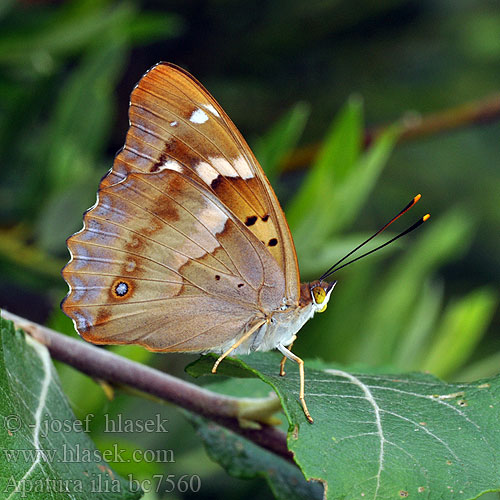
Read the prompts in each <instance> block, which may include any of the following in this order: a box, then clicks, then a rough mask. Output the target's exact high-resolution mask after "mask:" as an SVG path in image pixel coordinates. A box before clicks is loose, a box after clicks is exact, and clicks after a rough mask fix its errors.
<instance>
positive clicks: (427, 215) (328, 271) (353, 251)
mask: <svg viewBox="0 0 500 500" xmlns="http://www.w3.org/2000/svg"><path fill="white" fill-rule="evenodd" d="M421 197H422V195H420V194H417V196H415V197H414V198H413V199H412V200H411V201H410V202H409V203H408V204H407V205H406V206H405V207H404V208H403V209H402V210H401V211H400V212H399V213H398V214H396V215H395V216H394V217H393V218H392V219H391V220H390V221H389V222H387V224H384V225H383V226H382V227H381V228H380V229H379V230H378V231H377V232H375V233H374V234H372V235H371V236H370V237H369V238H368V239H366V240H365V241H363V242H362V243H360V244H359V245H358V246H357V247H356V248H354V249H353V250H351V251H350V252H349V253H348V254H347V255H345V256H344V257H342V258H341V259H340V260H339V261H337V262H336V263H335V264H334V265H333V266H331V267H330V268H329V269H328V270H327V271H326V272H324V273H323V275H322V276H321V277H320V281H322V280H324V279H325V278H327V277H328V276H331V275H332V274H333V273H334V272H335V271H338V270H339V269H341V268H343V267H345V266H347V265H348V264H352V263H353V262H355V261H357V260H359V259H361V258H363V257H366V256H367V255H369V254H371V253H373V252H375V251H377V250H380V249H381V248H383V247H385V246H386V245H389V243H392V242H393V241H395V240H397V239H398V238H401V236H404V235H405V234H408V233H409V232H411V231H413V230H414V229H416V228H417V227H418V226H420V224H422V223H423V222H425V221H426V220H427V219H428V218H429V217H430V215H429V214H426V215H424V217H422V218H421V219H419V220H418V221H417V222H416V223H415V224H413V225H412V226H410V227H409V228H408V229H406V230H405V231H403V232H402V233H400V234H398V235H397V236H395V237H394V238H392V239H391V240H389V241H387V242H386V243H384V244H382V245H380V246H378V247H376V248H374V249H373V250H370V251H369V252H367V253H365V254H363V255H361V256H359V257H357V258H355V259H353V260H351V261H349V262H348V263H346V264H343V265H342V266H339V264H341V263H342V262H344V261H345V260H346V259H347V258H348V257H350V256H351V255H352V254H353V253H355V252H357V251H358V250H359V249H360V248H361V247H363V246H365V245H366V244H367V243H368V242H370V241H371V240H372V239H373V238H375V236H377V235H379V234H380V233H381V232H383V231H385V230H386V229H387V228H388V227H389V226H390V225H391V224H392V223H393V222H395V221H396V220H398V219H399V218H400V217H401V216H402V215H403V214H404V213H406V212H408V210H410V208H412V207H413V206H414V205H415V204H416V203H417V202H418V200H420V198H421Z"/></svg>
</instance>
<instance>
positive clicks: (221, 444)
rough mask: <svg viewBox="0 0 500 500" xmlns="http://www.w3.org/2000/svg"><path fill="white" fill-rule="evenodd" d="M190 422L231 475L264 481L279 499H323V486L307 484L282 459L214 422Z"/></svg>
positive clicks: (191, 417) (315, 483)
mask: <svg viewBox="0 0 500 500" xmlns="http://www.w3.org/2000/svg"><path fill="white" fill-rule="evenodd" d="M188 418H189V420H190V421H191V423H192V424H193V426H194V427H195V429H196V432H197V433H198V434H199V436H200V437H201V439H202V440H203V444H204V445H205V448H206V450H207V453H208V455H209V456H210V458H211V459H212V460H214V461H216V462H217V463H219V464H220V465H221V466H222V467H224V469H225V470H226V471H227V472H228V474H230V475H232V476H234V477H238V478H242V479H249V478H254V477H264V478H265V479H266V481H267V483H268V485H269V487H270V488H271V490H272V492H273V494H274V496H275V498H277V499H283V500H300V499H304V498H307V499H318V500H319V499H320V498H322V491H323V487H322V486H321V484H320V483H317V482H313V481H310V482H307V481H306V480H305V479H304V476H303V475H302V473H301V472H300V470H299V469H298V468H297V467H295V466H294V465H292V464H291V463H289V462H287V461H286V460H284V459H283V458H281V457H277V456H276V455H273V454H272V453H271V452H269V451H266V450H264V449H263V448H261V447H260V446H257V445H256V444H254V443H252V442H251V441H249V440H247V439H245V438H243V437H241V436H238V435H236V434H235V433H233V432H231V431H228V430H227V429H224V428H223V427H220V426H219V425H217V424H214V423H213V422H208V421H207V420H204V419H203V418H201V417H198V416H195V415H192V414H191V415H189V416H188Z"/></svg>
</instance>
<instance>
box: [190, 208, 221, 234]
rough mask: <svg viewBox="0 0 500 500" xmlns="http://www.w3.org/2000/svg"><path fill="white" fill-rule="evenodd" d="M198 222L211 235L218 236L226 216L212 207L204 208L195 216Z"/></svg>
mask: <svg viewBox="0 0 500 500" xmlns="http://www.w3.org/2000/svg"><path fill="white" fill-rule="evenodd" d="M197 217H198V220H199V221H200V222H201V223H202V224H203V225H204V226H205V227H206V228H207V229H208V230H209V231H210V232H211V233H212V234H219V233H222V231H224V227H225V226H226V222H227V216H226V215H225V214H224V213H223V212H221V211H220V210H219V209H218V208H216V207H215V206H213V205H208V206H206V207H204V208H203V209H202V210H201V211H200V212H199V214H198V215H197Z"/></svg>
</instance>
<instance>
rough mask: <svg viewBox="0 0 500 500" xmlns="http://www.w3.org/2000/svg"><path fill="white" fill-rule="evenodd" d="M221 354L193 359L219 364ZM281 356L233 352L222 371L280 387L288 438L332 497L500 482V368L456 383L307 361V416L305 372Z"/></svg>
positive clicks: (478, 489) (476, 487) (461, 494)
mask: <svg viewBox="0 0 500 500" xmlns="http://www.w3.org/2000/svg"><path fill="white" fill-rule="evenodd" d="M213 360H214V358H213V357H212V356H206V357H203V358H201V359H200V360H199V361H198V362H196V363H194V365H191V366H190V367H189V368H188V370H189V372H190V373H192V374H197V375H199V374H202V373H209V372H210V369H211V367H212V365H213ZM279 361H280V356H278V355H276V354H275V353H253V354H252V355H250V356H242V357H241V359H239V360H235V359H227V360H224V361H223V362H222V363H221V365H220V366H219V371H220V373H221V375H232V376H244V377H249V376H253V377H259V378H261V379H262V380H263V381H264V382H267V383H268V384H270V385H271V386H272V387H273V388H274V389H275V390H276V392H277V393H278V396H279V398H280V400H281V402H282V404H283V408H284V412H285V415H286V417H287V419H288V422H289V425H290V428H289V433H288V446H289V448H290V450H291V451H292V452H293V453H294V456H295V460H296V462H297V464H298V465H299V467H300V468H301V470H302V472H303V473H304V475H305V477H306V478H307V479H310V478H315V479H316V480H322V481H324V482H325V483H326V484H327V488H326V489H325V495H326V496H327V497H328V498H331V499H337V498H345V499H354V498H371V499H382V498H383V499H388V498H394V499H397V498H402V497H406V496H408V497H409V498H420V496H422V495H424V496H422V498H426V499H428V500H433V499H436V500H437V499H439V500H445V499H456V498H461V499H464V500H465V499H472V498H476V497H477V496H479V495H480V494H482V493H484V492H486V491H498V490H500V432H499V422H500V377H496V378H491V379H489V380H482V381H477V382H475V383H471V384H447V383H444V382H442V381H440V380H439V379H437V378H435V377H433V376H431V375H427V374H420V373H411V374H387V375H384V374H357V373H349V372H347V371H344V370H342V369H338V368H337V369H334V368H331V369H328V368H326V367H325V365H324V364H320V363H318V362H314V361H308V362H306V370H305V373H306V401H307V404H308V407H309V410H310V412H311V415H312V416H313V418H314V424H312V425H311V424H309V423H307V421H306V419H305V417H304V414H303V412H302V409H301V406H300V404H299V403H298V401H297V393H298V386H299V380H298V373H297V367H296V366H288V365H287V374H286V376H285V377H280V376H279V375H278V371H279Z"/></svg>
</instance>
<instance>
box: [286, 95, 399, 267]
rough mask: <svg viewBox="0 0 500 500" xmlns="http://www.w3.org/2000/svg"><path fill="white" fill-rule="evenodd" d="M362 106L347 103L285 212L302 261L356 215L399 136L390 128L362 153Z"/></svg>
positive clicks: (354, 101)
mask: <svg viewBox="0 0 500 500" xmlns="http://www.w3.org/2000/svg"><path fill="white" fill-rule="evenodd" d="M362 133H363V122H362V107H361V102H360V101H359V100H357V99H351V100H349V101H348V103H347V105H346V106H345V108H344V109H343V110H342V111H341V113H340V114H339V117H338V118H337V119H336V120H335V122H334V125H333V126H332V129H331V132H330V133H329V134H328V136H327V138H326V139H325V141H324V144H323V148H322V150H321V152H320V154H319V156H318V159H317V161H316V162H315V164H314V165H313V167H312V169H311V172H310V173H309V175H308V176H307V179H306V180H305V182H304V184H303V186H302V188H301V190H300V192H299V193H298V194H297V196H296V197H295V198H294V199H293V200H292V202H291V204H290V206H289V207H288V209H287V218H288V222H289V224H290V227H291V229H292V231H293V234H294V239H295V242H296V246H297V253H298V255H299V261H302V260H303V259H302V258H301V257H304V259H305V258H306V257H308V256H310V255H311V253H314V254H315V253H317V252H318V251H320V250H321V248H322V247H323V246H324V245H325V243H326V242H327V241H328V238H329V237H331V235H332V234H335V233H337V232H338V231H339V230H340V229H342V228H343V227H345V226H346V225H347V224H349V223H350V222H352V220H353V219H354V218H355V217H356V216H357V215H358V213H359V211H360V209H361V208H362V206H363V204H364V203H365V201H366V199H367V198H368V196H369V194H370V192H371V191H372V190H373V188H374V186H375V183H376V181H377V179H378V177H379V175H380V173H381V172H382V169H383V167H384V166H385V163H386V160H387V158H388V156H389V154H390V152H391V151H392V148H393V146H394V143H395V141H396V139H397V136H398V134H399V128H398V127H391V128H389V129H387V130H386V131H385V132H384V133H382V134H381V135H380V137H379V138H378V139H377V141H376V142H375V144H374V145H373V146H372V147H371V148H370V149H369V150H368V151H367V152H365V153H364V154H363V155H361V138H362Z"/></svg>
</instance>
